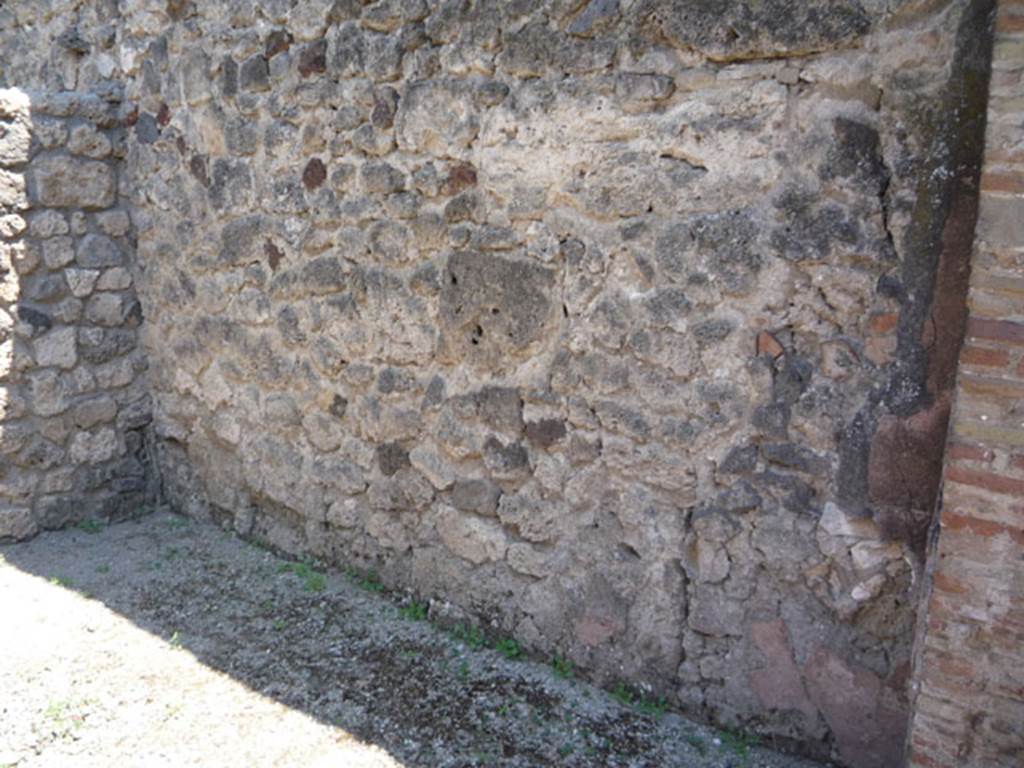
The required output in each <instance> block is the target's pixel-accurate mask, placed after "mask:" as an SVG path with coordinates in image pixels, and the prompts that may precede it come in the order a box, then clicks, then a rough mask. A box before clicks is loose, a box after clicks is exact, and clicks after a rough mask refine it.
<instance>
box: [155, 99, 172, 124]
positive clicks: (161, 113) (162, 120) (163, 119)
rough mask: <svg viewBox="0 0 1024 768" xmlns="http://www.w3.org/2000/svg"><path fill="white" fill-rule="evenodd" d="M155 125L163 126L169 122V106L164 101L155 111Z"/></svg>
mask: <svg viewBox="0 0 1024 768" xmlns="http://www.w3.org/2000/svg"><path fill="white" fill-rule="evenodd" d="M156 122H157V125H160V126H165V125H167V124H168V123H170V122H171V108H170V107H168V106H167V104H166V103H163V104H161V105H160V109H159V110H157V113H156Z"/></svg>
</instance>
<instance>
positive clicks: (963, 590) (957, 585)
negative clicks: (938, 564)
mask: <svg viewBox="0 0 1024 768" xmlns="http://www.w3.org/2000/svg"><path fill="white" fill-rule="evenodd" d="M932 587H933V588H934V589H937V590H939V591H940V592H948V593H949V594H952V595H966V594H967V593H968V592H970V590H969V589H968V588H967V587H966V586H965V585H964V584H963V583H962V582H959V581H957V580H956V579H954V578H952V577H950V576H947V575H946V574H945V573H941V572H940V573H936V574H935V576H934V578H933V579H932Z"/></svg>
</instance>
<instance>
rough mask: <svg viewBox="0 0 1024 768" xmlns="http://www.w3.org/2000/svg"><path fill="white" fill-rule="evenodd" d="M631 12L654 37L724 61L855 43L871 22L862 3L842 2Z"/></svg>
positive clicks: (737, 0) (646, 1) (773, 1)
mask: <svg viewBox="0 0 1024 768" xmlns="http://www.w3.org/2000/svg"><path fill="white" fill-rule="evenodd" d="M631 16H632V18H633V19H635V22H636V24H637V25H638V27H639V29H640V30H641V31H642V32H643V33H646V34H648V35H650V36H651V38H652V39H664V40H668V41H669V42H671V43H672V44H674V45H676V46H679V47H681V48H687V49H695V50H697V51H698V52H700V53H702V54H704V55H706V56H708V57H709V58H712V59H718V60H725V61H729V60H738V59H751V58H774V57H777V56H781V55H786V54H790V55H792V54H802V53H809V52H813V51H819V50H824V49H827V48H832V47H835V46H837V45H843V44H849V43H851V42H853V41H855V40H856V39H858V38H859V37H860V36H862V35H864V34H865V33H866V32H868V30H869V29H870V26H871V19H870V17H869V16H868V14H867V12H866V11H865V10H864V8H863V7H862V6H861V4H859V3H848V2H843V1H842V0H813V1H812V2H807V3H801V4H800V5H799V6H794V5H792V4H791V3H787V2H785V0H770V1H769V2H763V3H748V2H744V1H743V0H728V1H727V2H722V3H716V2H709V1H708V0H699V1H698V2H689V3H686V4H682V5H680V4H678V3H673V2H671V1H670V0H643V1H642V2H639V3H636V4H635V5H634V6H633V8H632V9H631Z"/></svg>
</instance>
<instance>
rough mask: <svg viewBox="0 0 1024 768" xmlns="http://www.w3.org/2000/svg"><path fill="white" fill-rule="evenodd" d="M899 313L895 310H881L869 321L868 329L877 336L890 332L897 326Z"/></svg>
mask: <svg viewBox="0 0 1024 768" xmlns="http://www.w3.org/2000/svg"><path fill="white" fill-rule="evenodd" d="M898 320H899V315H898V314H896V313H895V312H881V313H879V314H876V315H872V316H871V319H870V320H869V321H868V330H869V331H870V332H871V333H873V334H874V335H876V336H880V335H882V334H883V333H889V332H890V331H892V330H894V329H895V328H896V323H897V321H898Z"/></svg>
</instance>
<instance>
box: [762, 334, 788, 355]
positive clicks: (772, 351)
mask: <svg viewBox="0 0 1024 768" xmlns="http://www.w3.org/2000/svg"><path fill="white" fill-rule="evenodd" d="M785 352H786V350H785V348H784V347H783V346H782V345H781V344H780V343H779V340H778V339H776V338H775V336H773V335H772V334H770V333H769V332H768V331H761V332H760V333H759V334H757V354H758V356H761V355H770V356H771V357H772V359H776V358H779V357H782V355H783V354H785Z"/></svg>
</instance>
